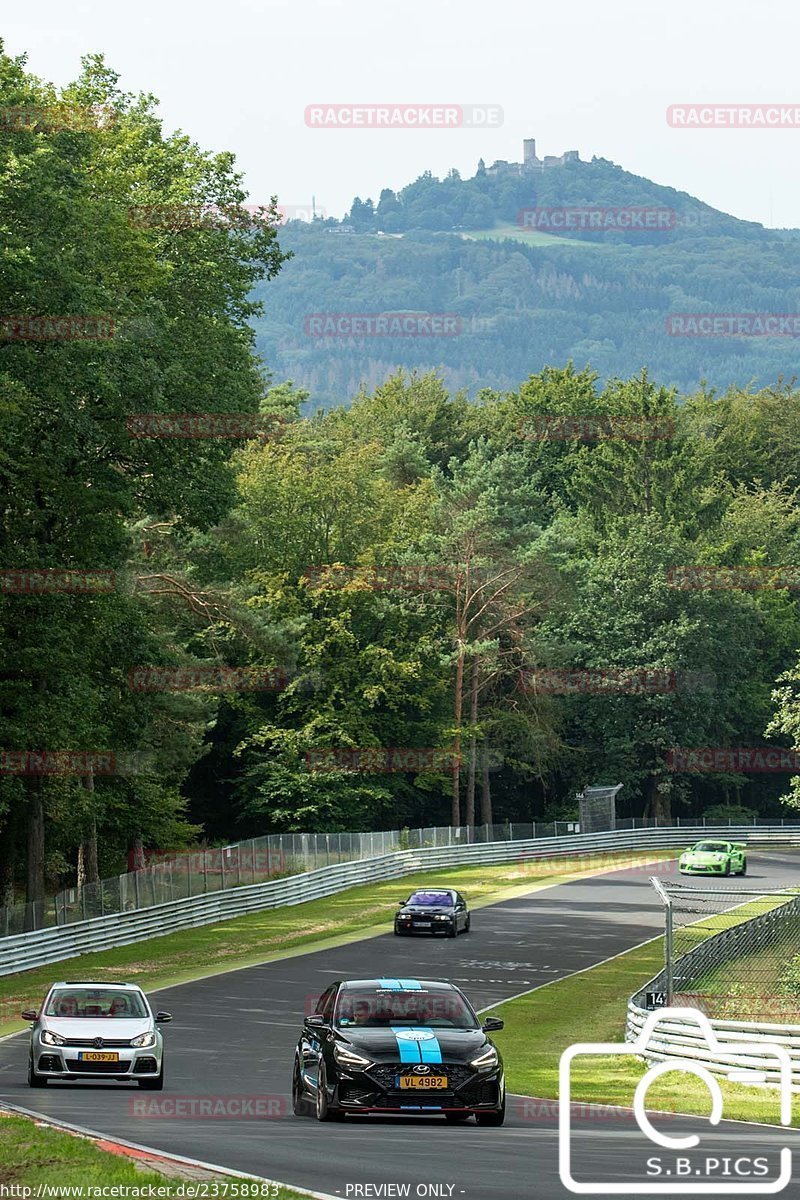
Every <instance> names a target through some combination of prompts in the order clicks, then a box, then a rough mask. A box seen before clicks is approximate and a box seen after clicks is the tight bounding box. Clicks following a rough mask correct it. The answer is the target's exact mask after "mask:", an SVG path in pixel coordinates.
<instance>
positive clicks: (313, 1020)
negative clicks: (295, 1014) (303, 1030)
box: [305, 1013, 328, 1029]
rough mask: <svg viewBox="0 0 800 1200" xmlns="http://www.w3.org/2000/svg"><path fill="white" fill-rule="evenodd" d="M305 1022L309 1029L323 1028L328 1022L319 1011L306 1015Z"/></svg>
mask: <svg viewBox="0 0 800 1200" xmlns="http://www.w3.org/2000/svg"><path fill="white" fill-rule="evenodd" d="M305 1024H306V1025H308V1026H309V1027H310V1028H311V1029H324V1028H325V1026H326V1025H327V1024H328V1022H327V1021H326V1020H325V1018H324V1017H323V1016H322V1014H321V1013H312V1014H311V1016H310V1017H306V1019H305Z"/></svg>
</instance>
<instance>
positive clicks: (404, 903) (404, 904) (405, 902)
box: [397, 900, 408, 908]
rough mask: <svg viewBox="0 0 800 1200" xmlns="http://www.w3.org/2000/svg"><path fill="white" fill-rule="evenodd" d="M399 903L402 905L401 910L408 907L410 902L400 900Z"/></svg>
mask: <svg viewBox="0 0 800 1200" xmlns="http://www.w3.org/2000/svg"><path fill="white" fill-rule="evenodd" d="M397 903H398V904H399V905H400V907H401V908H404V907H405V906H406V904H408V900H398V901H397Z"/></svg>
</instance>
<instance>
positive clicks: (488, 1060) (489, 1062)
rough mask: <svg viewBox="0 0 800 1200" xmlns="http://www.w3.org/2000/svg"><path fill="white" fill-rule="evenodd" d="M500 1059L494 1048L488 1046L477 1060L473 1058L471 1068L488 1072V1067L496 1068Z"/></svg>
mask: <svg viewBox="0 0 800 1200" xmlns="http://www.w3.org/2000/svg"><path fill="white" fill-rule="evenodd" d="M499 1061H500V1058H499V1056H498V1053H497V1051H496V1050H495V1048H494V1046H487V1047H486V1049H485V1050H484V1051H483V1053H482V1054H479V1055H478V1057H477V1058H473V1059H472V1061H471V1062H470V1064H469V1065H470V1066H471V1067H477V1068H478V1070H486V1068H487V1067H496V1066H497V1064H498V1062H499Z"/></svg>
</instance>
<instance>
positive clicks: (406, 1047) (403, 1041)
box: [394, 1029, 422, 1063]
mask: <svg viewBox="0 0 800 1200" xmlns="http://www.w3.org/2000/svg"><path fill="white" fill-rule="evenodd" d="M414 1032H416V1031H415V1030H413V1029H395V1030H394V1036H395V1041H396V1042H397V1049H398V1050H399V1051H400V1062H401V1063H418V1062H422V1058H421V1056H420V1052H419V1042H418V1041H417V1039H416V1038H414V1037H407V1036H404V1035H405V1034H409V1033H411V1034H413V1033H414Z"/></svg>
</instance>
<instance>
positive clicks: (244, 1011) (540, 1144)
mask: <svg viewBox="0 0 800 1200" xmlns="http://www.w3.org/2000/svg"><path fill="white" fill-rule="evenodd" d="M647 875H648V871H647V869H645V868H641V867H638V868H635V869H628V870H624V871H620V872H615V873H611V874H606V875H602V876H593V877H588V876H587V877H586V878H582V879H580V880H577V881H576V882H573V883H566V884H560V885H557V886H554V887H551V888H547V889H545V890H542V891H538V892H534V893H531V894H530V895H528V896H524V897H522V898H517V899H514V900H508V901H505V902H503V903H500V904H495V905H492V906H490V907H487V908H483V909H479V910H477V911H476V912H475V913H474V914H473V918H472V932H471V933H470V934H468V935H462V936H460V937H459V938H458V939H455V940H451V939H432V938H422V937H416V938H395V937H393V936H392V935H391V934H388V935H385V936H380V937H373V938H369V939H367V940H364V941H361V942H354V943H351V944H349V945H345V946H341V947H339V948H337V949H332V950H331V949H329V950H322V951H317V952H312V953H309V954H305V955H301V956H297V957H294V958H289V959H285V960H283V961H276V962H270V963H266V964H264V965H263V966H259V967H249V968H247V969H244V970H238V971H233V972H230V973H228V974H225V975H217V976H214V977H211V978H208V979H205V980H200V981H198V982H196V983H190V984H183V985H181V986H178V987H174V988H168V989H165V990H162V991H160V992H158V993H157V1004H158V1007H159V1008H164V1009H168V1010H169V1011H171V1012H172V1013H173V1015H174V1021H173V1023H172V1024H171V1025H169V1026H167V1027H166V1028H165V1040H166V1042H167V1056H166V1063H167V1072H166V1074H167V1081H166V1085H165V1089H164V1091H163V1092H161V1093H157V1092H155V1093H154V1092H143V1091H140V1090H139V1089H138V1088H136V1086H135V1085H133V1084H130V1085H129V1084H111V1083H109V1084H106V1083H100V1084H89V1083H86V1082H80V1083H72V1084H70V1083H59V1084H52V1083H51V1084H50V1085H49V1086H48V1088H47V1089H46V1090H41V1091H33V1090H31V1089H29V1088H28V1087H27V1085H26V1082H25V1069H26V1060H27V1037H26V1036H25V1035H24V1034H23V1035H19V1036H15V1037H13V1038H11V1039H8V1040H7V1041H5V1042H3V1043H0V1100H7V1101H9V1102H11V1103H14V1104H18V1105H21V1106H23V1107H25V1108H27V1109H31V1110H35V1111H37V1112H40V1113H42V1114H44V1115H49V1116H52V1117H55V1118H58V1119H61V1120H64V1121H68V1122H71V1123H73V1124H76V1125H80V1126H83V1127H85V1128H87V1129H92V1130H96V1131H99V1132H101V1133H103V1134H106V1135H108V1136H111V1137H114V1136H116V1137H121V1138H126V1139H128V1140H130V1141H133V1142H137V1143H140V1144H142V1145H146V1146H151V1147H154V1148H156V1149H160V1150H163V1151H165V1152H172V1153H175V1154H181V1155H186V1156H189V1157H193V1158H198V1159H201V1160H203V1161H205V1162H211V1163H216V1164H219V1165H222V1166H227V1167H231V1168H234V1169H235V1170H238V1171H246V1172H250V1173H252V1174H254V1175H259V1176H264V1177H266V1178H270V1179H279V1180H283V1181H284V1182H286V1183H288V1184H296V1185H298V1186H300V1187H305V1188H311V1189H313V1190H315V1191H322V1192H326V1193H329V1194H331V1195H335V1196H340V1197H343V1198H346V1197H353V1198H354V1200H362V1198H366V1197H385V1198H386V1200H388V1198H389V1197H392V1196H398V1195H400V1196H402V1195H407V1196H410V1197H415V1196H418V1197H453V1198H454V1200H457V1198H458V1197H465V1198H466V1200H523V1198H525V1197H531V1198H532V1200H550V1198H551V1197H553V1198H556V1197H558V1198H559V1200H562V1198H563V1197H566V1196H567V1195H568V1194H569V1193H568V1192H567V1190H566V1189H565V1188H564V1187H563V1186H562V1184H561V1182H560V1179H559V1174H558V1145H557V1136H558V1129H557V1123H556V1120H555V1115H554V1105H552V1104H551V1105H547V1104H531V1103H530V1102H528V1101H525V1100H524V1099H522V1098H516V1097H512V1098H510V1099H509V1113H508V1115H507V1118H506V1124H505V1126H504V1127H503V1128H501V1129H490V1128H478V1127H477V1126H475V1125H474V1124H473V1123H472V1122H469V1123H468V1124H465V1125H447V1124H445V1122H444V1121H443V1120H442V1118H438V1117H431V1118H413V1117H411V1118H409V1117H396V1118H395V1117H387V1118H383V1117H363V1118H356V1119H348V1120H347V1121H346V1122H344V1123H342V1124H319V1123H318V1122H317V1121H315V1120H313V1119H311V1118H297V1117H294V1116H293V1115H291V1110H290V1108H289V1089H290V1074H291V1064H292V1055H293V1049H294V1045H295V1043H296V1041H297V1037H298V1034H299V1030H300V1025H301V1022H302V1018H303V1015H304V1013H305V1012H309V1011H312V1010H313V1001H314V998H315V997H316V996H318V995H319V994H320V992H322V991H323V989H324V988H325V987H326V986H327V985H328V984H329V983H330V982H331V981H332V980H334V979H338V978H348V977H349V978H364V977H374V976H379V977H384V976H385V977H398V976H399V977H401V978H402V977H417V978H431V979H437V978H439V979H449V980H451V981H452V982H454V983H457V984H458V985H459V986H460V987H461V988H462V989H463V990H464V991H465V992H466V994H467V995H468V996H469V998H470V999H471V1001H472V1003H473V1004H474V1005H475V1007H476V1008H485V1007H487V1006H489V1005H492V1004H494V1003H496V1002H497V1001H499V1000H503V999H506V998H508V997H510V996H514V995H517V994H518V993H521V992H525V991H527V990H529V989H531V988H534V987H536V986H538V985H540V984H543V983H548V982H550V981H552V980H555V979H559V978H563V977H564V976H566V975H569V974H571V973H573V972H575V971H580V970H582V969H583V968H586V967H590V966H593V965H594V964H596V963H598V962H600V961H602V960H603V959H606V958H609V957H611V956H612V955H615V954H619V953H621V952H622V951H624V950H627V949H630V948H631V947H632V946H635V945H637V944H639V943H641V942H643V941H645V940H647V939H648V938H651V937H652V936H654V935H655V934H657V933H659V932H660V931H661V929H662V927H663V912H662V908H661V905H660V903H659V901H658V898H657V896H656V894H655V892H654V890H653V888H652V886H651V884H650V883H649V882H648V879H647ZM798 879H800V855H798V854H794V853H793V852H792V851H789V850H776V851H773V852H769V853H758V854H756V855H753V856H751V858H750V864H749V874H748V876H747V877H746V878H745V879H743V880H730V881H726V886H737V887H746V888H748V889H749V888H753V887H757V886H758V885H759V884H760V883H763V884H764V885H767V886H776V885H780V884H786V883H796V882H797V881H798ZM707 882H708V886H714V884H715V882H716V881H707ZM402 894H403V884H402V881H400V882H399V883H398V898H399V897H400V896H401V895H402ZM73 974H74V969H73ZM53 977H54V978H58V977H59V976H58V964H56V965H55V966H54V968H53ZM585 1036H586V1038H587V1039H590V1038H591V1036H592V1031H591V1029H587V1030H586V1034H585ZM496 1037H497V1042H498V1045H500V1047H501V1048H502V1033H501V1034H498V1035H496ZM180 1097H187V1098H193V1099H194V1100H195V1101H196V1100H197V1099H198V1098H200V1097H210V1098H214V1099H218V1098H224V1097H247V1098H250V1099H251V1100H252V1099H253V1098H256V1097H260V1098H262V1100H261V1110H262V1111H264V1106H265V1105H267V1106H268V1108H267V1111H270V1112H275V1113H276V1116H275V1117H274V1118H273V1119H264V1118H263V1117H261V1116H253V1117H234V1116H230V1117H227V1118H225V1117H222V1118H220V1117H198V1116H196V1115H195V1116H193V1117H192V1116H184V1117H176V1116H173V1115H169V1111H168V1112H167V1114H166V1115H165V1114H164V1113H162V1112H161V1111H159V1108H158V1107H154V1105H156V1106H158V1105H161V1104H162V1103H163V1102H167V1104H166V1105H165V1107H166V1108H167V1109H168V1110H170V1109H171V1108H172V1104H171V1102H173V1101H175V1100H176V1099H178V1098H180ZM264 1098H266V1099H264ZM226 1106H227V1107H228V1108H229V1109H231V1110H232V1109H233V1108H235V1103H234V1105H231V1104H230V1103H229V1102H227V1101H226ZM195 1111H197V1108H196V1105H195ZM575 1116H576V1121H575V1124H576V1126H577V1129H578V1131H579V1134H580V1136H579V1138H578V1139H577V1142H576V1151H575V1154H576V1168H575V1170H576V1174H578V1176H579V1178H581V1179H586V1180H588V1179H590V1178H592V1177H593V1176H594V1177H599V1178H602V1179H603V1180H604V1181H606V1182H608V1181H609V1180H619V1182H620V1184H624V1183H627V1184H628V1185H630V1186H631V1188H633V1189H634V1192H635V1194H639V1195H645V1194H647V1190H646V1189H647V1183H648V1182H652V1178H651V1179H647V1175H646V1167H645V1160H646V1159H648V1157H651V1152H654V1153H656V1154H659V1153H660V1154H661V1155H663V1156H664V1163H663V1164H662V1170H664V1171H665V1170H666V1169H667V1168H666V1163H667V1161H668V1160H669V1159H670V1157H672V1158H674V1157H675V1155H674V1154H672V1155H670V1154H669V1153H666V1152H665V1151H659V1150H658V1148H657V1147H654V1146H653V1145H652V1144H651V1143H648V1142H647V1141H646V1139H644V1138H643V1136H642V1134H641V1133H640V1132H639V1130H638V1129H637V1128H636V1127H635V1125H634V1123H633V1122H632V1121H631V1120H630V1119H626V1117H625V1114H624V1113H623V1114H621V1117H620V1119H619V1120H617V1119H614V1120H608V1119H607V1120H602V1121H600V1120H598V1119H596V1118H595V1117H594V1116H592V1115H591V1114H582V1110H580V1109H576V1113H575ZM701 1125H702V1123H701ZM697 1127H698V1122H697V1120H696V1119H695V1120H692V1119H690V1118H671V1119H670V1129H669V1131H668V1132H669V1133H670V1135H671V1136H674V1135H675V1133H676V1131H679V1132H681V1133H684V1132H686V1133H688V1132H694V1131H695V1130H697ZM699 1132H703V1130H702V1129H700V1130H699ZM793 1141H794V1142H796V1141H797V1133H796V1131H791V1132H790V1133H789V1134H788V1137H787V1134H786V1133H785V1132H784V1131H780V1130H772V1129H769V1128H766V1129H757V1128H756V1127H753V1126H748V1125H741V1124H737V1123H733V1122H723V1124H722V1125H721V1126H720V1127H719V1128H718V1130H716V1131H714V1135H713V1138H708V1139H705V1138H704V1145H705V1144H706V1143H707V1144H708V1152H709V1154H712V1155H716V1156H718V1157H720V1158H722V1157H724V1156H728V1157H731V1156H733V1157H732V1158H731V1162H733V1161H734V1159H735V1158H736V1156H737V1155H741V1154H749V1155H755V1154H756V1153H762V1154H765V1155H769V1156H770V1163H771V1164H774V1162H775V1160H776V1154H777V1148H778V1147H780V1146H783V1145H789V1146H791V1145H792V1143H793ZM670 1169H672V1168H670ZM675 1169H676V1170H679V1169H680V1168H677V1167H676V1168H675ZM729 1169H730V1170H732V1169H733V1168H732V1167H730V1168H729ZM598 1173H599V1174H598ZM769 1174H770V1176H772V1175H773V1174H774V1171H773V1170H772V1169H770V1172H769ZM646 1181H647V1182H646ZM389 1184H391V1185H396V1187H395V1188H391V1189H389V1188H387V1187H386V1186H385V1185H389ZM640 1184H641V1186H640ZM368 1185H369V1186H368ZM406 1185H407V1186H408V1191H406V1190H405V1188H406ZM794 1186H797V1185H796V1184H795V1185H794ZM398 1188H399V1190H397V1189H398ZM612 1194H618V1195H622V1194H623V1192H622V1191H621V1190H620V1192H619V1193H617V1192H614V1193H612ZM684 1194H686V1193H684ZM789 1194H791V1193H789ZM797 1194H800V1191H798V1193H797Z"/></svg>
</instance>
